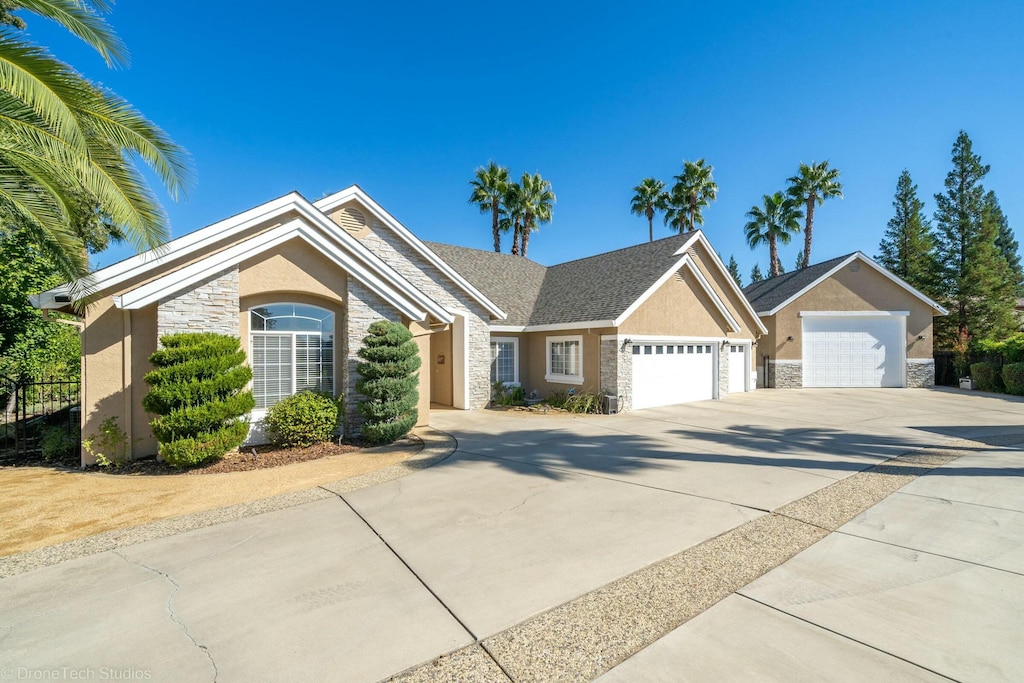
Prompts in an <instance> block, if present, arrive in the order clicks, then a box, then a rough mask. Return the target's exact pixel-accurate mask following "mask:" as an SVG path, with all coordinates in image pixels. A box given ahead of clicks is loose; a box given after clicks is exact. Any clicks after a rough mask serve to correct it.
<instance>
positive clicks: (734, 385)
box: [729, 344, 750, 394]
mask: <svg viewBox="0 0 1024 683" xmlns="http://www.w3.org/2000/svg"><path fill="white" fill-rule="evenodd" d="M746 349H747V347H746V346H742V345H740V344H730V345H729V393H730V394H735V393H739V392H741V391H746V390H747V375H749V374H750V364H749V363H748V362H747V353H746Z"/></svg>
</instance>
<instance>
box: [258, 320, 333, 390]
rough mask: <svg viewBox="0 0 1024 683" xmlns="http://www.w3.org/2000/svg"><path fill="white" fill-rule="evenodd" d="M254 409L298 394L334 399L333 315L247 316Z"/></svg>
mask: <svg viewBox="0 0 1024 683" xmlns="http://www.w3.org/2000/svg"><path fill="white" fill-rule="evenodd" d="M249 339H250V353H249V363H250V365H251V366H252V375H253V377H252V393H253V396H254V397H255V398H256V409H257V410H265V409H267V408H269V407H270V406H272V405H274V404H275V403H277V402H278V401H280V400H281V399H283V398H286V397H288V396H291V395H292V394H295V393H298V392H300V391H304V390H310V391H322V392H325V393H329V394H332V395H333V394H334V314H333V313H331V312H330V311H328V310H325V309H323V308H317V307H316V306H309V305H307V304H287V303H282V304H270V305H268V306H259V307H257V308H253V309H250V310H249Z"/></svg>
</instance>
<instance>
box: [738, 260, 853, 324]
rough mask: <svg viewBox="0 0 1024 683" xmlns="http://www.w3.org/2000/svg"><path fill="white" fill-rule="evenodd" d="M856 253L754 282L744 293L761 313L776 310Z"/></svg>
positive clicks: (744, 289)
mask: <svg viewBox="0 0 1024 683" xmlns="http://www.w3.org/2000/svg"><path fill="white" fill-rule="evenodd" d="M856 253H858V252H853V254H846V255H845V256H839V257H836V258H834V259H829V260H828V261H822V262H821V263H815V264H814V265H813V266H808V267H806V268H802V269H800V270H794V271H793V272H791V273H783V274H782V275H777V276H775V277H772V278H768V279H767V280H761V281H760V282H752V283H750V284H749V285H747V286H746V287H744V288H743V293H744V294H745V295H746V296H747V300H749V301H750V305H751V306H753V308H754V310H755V311H757V312H758V313H759V314H760V313H765V312H767V311H771V310H774V309H775V307H776V306H778V305H779V304H782V303H784V302H785V301H786V300H788V299H789V298H790V297H792V296H793V295H795V294H797V293H798V292H800V291H801V290H802V289H803V288H804V287H807V286H808V285H810V284H811V283H813V282H814V281H815V280H817V279H818V278H820V277H821V276H823V275H824V274H825V273H827V272H829V271H830V270H832V269H833V268H835V267H836V266H838V265H839V264H840V263H842V262H843V261H845V260H846V259H848V258H850V257H851V256H853V255H854V254H856Z"/></svg>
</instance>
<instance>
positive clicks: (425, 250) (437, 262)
mask: <svg viewBox="0 0 1024 683" xmlns="http://www.w3.org/2000/svg"><path fill="white" fill-rule="evenodd" d="M352 199H356V200H358V201H359V202H360V203H362V204H363V205H364V206H366V208H368V209H370V211H372V212H373V213H374V214H376V217H377V218H378V219H379V220H380V221H381V222H383V223H384V224H385V225H386V226H387V227H389V228H390V229H391V230H392V231H393V232H394V233H395V234H397V235H398V236H399V237H401V238H402V240H404V241H405V242H406V244H408V245H409V246H410V247H412V248H413V249H414V250H415V251H416V252H417V253H419V255H420V256H422V257H423V258H425V259H427V261H429V262H430V263H431V264H432V265H434V266H435V267H436V268H437V269H438V270H440V271H441V272H442V273H444V274H445V275H447V276H448V277H449V278H451V280H452V281H453V282H455V284H457V285H458V286H459V287H460V288H461V289H462V290H463V291H465V292H466V293H467V294H469V295H470V296H471V297H473V298H474V299H476V300H477V302H478V303H480V304H481V305H482V306H483V307H484V308H485V309H487V312H488V313H490V314H492V315H493V316H494V317H496V318H498V319H499V320H506V319H508V314H507V313H505V312H504V311H503V310H501V309H500V308H498V305H497V304H495V303H494V302H493V301H491V300H490V299H488V298H487V297H486V296H484V294H483V293H482V292H481V291H480V290H478V289H477V288H476V287H474V286H473V285H472V284H470V283H469V281H468V280H466V279H465V278H464V277H462V276H461V275H459V273H458V272H457V271H456V270H455V269H454V268H452V267H451V266H450V265H448V263H447V262H446V261H445V260H444V259H442V258H441V257H440V256H438V255H437V254H435V253H434V252H433V251H431V249H430V248H429V247H428V246H427V245H425V244H424V243H423V241H422V240H420V239H419V238H418V237H416V236H415V235H414V234H412V232H411V231H410V230H409V229H408V228H406V227H405V226H404V225H402V224H401V223H400V222H399V221H398V219H397V218H395V217H394V216H392V215H391V214H390V213H388V212H387V211H386V210H385V209H384V207H382V206H381V205H380V204H378V203H377V202H376V201H374V200H373V198H372V197H370V195H368V194H366V192H364V191H363V189H362V188H361V187H359V186H358V185H350V186H349V187H346V188H345V189H344V190H341V191H339V192H335V193H334V194H332V195H328V196H326V197H323V198H322V199H318V200H317V201H315V202H313V206H314V207H316V208H317V210H318V211H321V212H323V213H324V214H325V215H326V213H327V212H328V211H331V210H332V209H334V208H336V207H338V206H340V205H341V204H344V203H345V202H347V201H350V200H352Z"/></svg>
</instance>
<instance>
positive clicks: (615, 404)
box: [601, 394, 619, 415]
mask: <svg viewBox="0 0 1024 683" xmlns="http://www.w3.org/2000/svg"><path fill="white" fill-rule="evenodd" d="M601 412H603V413H604V414H605V415H614V414H615V413H617V412H619V397H618V396H612V395H610V394H605V395H604V396H603V397H602V400H601Z"/></svg>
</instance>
